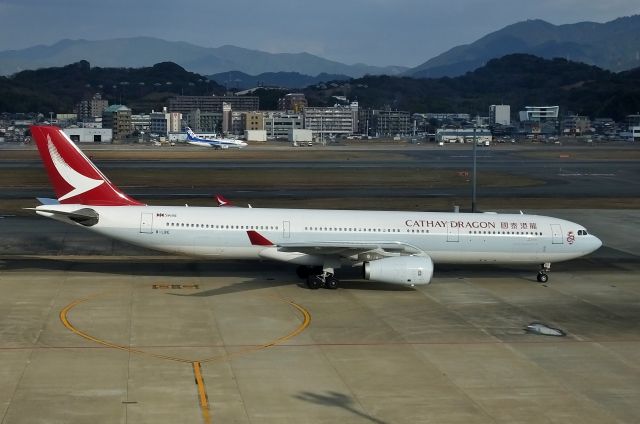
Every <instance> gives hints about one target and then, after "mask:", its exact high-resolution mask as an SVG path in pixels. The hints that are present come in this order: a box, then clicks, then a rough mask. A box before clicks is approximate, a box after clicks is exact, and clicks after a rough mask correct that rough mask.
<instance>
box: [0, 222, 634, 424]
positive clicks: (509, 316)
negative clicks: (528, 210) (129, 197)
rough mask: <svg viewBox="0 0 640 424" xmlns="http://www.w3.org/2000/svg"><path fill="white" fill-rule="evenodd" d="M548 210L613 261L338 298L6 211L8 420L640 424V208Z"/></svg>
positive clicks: (3, 310) (2, 343)
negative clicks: (579, 227) (546, 328)
mask: <svg viewBox="0 0 640 424" xmlns="http://www.w3.org/2000/svg"><path fill="white" fill-rule="evenodd" d="M535 212H538V213H542V214H547V215H551V216H557V217H560V218H566V219H571V220H572V221H576V222H579V223H581V224H583V225H585V226H586V227H587V228H588V229H589V230H590V231H591V232H592V233H594V234H596V235H598V236H599V237H600V238H601V239H602V240H603V242H604V246H603V248H601V249H600V250H599V251H597V252H595V253H594V254H593V255H591V256H589V257H587V258H584V259H580V260H576V261H572V262H567V263H561V264H554V265H553V266H552V272H551V274H550V283H549V284H546V285H540V284H538V283H536V282H535V272H536V270H535V269H529V268H527V267H496V266H489V267H481V266H471V267H461V266H447V267H436V271H435V276H434V280H433V283H432V284H431V285H429V286H424V287H420V288H419V289H412V288H404V287H396V286H389V285H385V284H374V283H369V282H364V281H361V280H359V279H358V273H357V272H355V271H352V272H346V273H345V274H344V275H343V285H342V287H341V288H340V289H339V290H337V291H330V290H319V291H310V290H306V289H304V288H303V287H300V286H298V284H297V283H298V280H297V279H296V278H295V274H294V272H293V269H292V268H290V267H288V266H284V265H280V264H273V263H244V262H238V261H227V262H206V261H199V260H193V259H189V258H182V257H173V256H164V255H162V254H158V253H155V252H150V251H147V250H144V249H140V248H137V247H133V246H128V245H125V244H123V243H119V242H114V241H111V240H108V239H105V238H102V237H99V236H96V235H93V234H91V233H89V232H86V231H83V229H78V228H75V227H72V226H67V225H63V224H60V223H57V222H55V221H51V220H47V219H45V218H39V217H34V218H27V217H5V218H3V219H0V234H2V235H3V236H2V239H0V240H1V241H0V242H1V243H2V245H1V246H0V247H1V248H2V254H1V255H0V317H1V319H0V423H2V424H13V423H34V422H64V423H86V422H92V423H113V422H122V423H127V422H130V423H134V422H135V423H141V422H142V423H144V422H153V423H176V422H188V423H228V422H235V423H286V422H291V423H293V422H306V423H328V422H340V423H376V424H380V423H388V424H392V423H393V424H395V423H433V422H436V423H513V422H523V423H537V422H563V423H571V422H577V423H581V424H583V423H620V422H623V423H626V422H628V423H634V422H639V421H640V406H639V405H638V403H637V399H638V398H639V397H640V368H639V367H638V365H637V364H638V363H640V354H639V352H640V337H639V335H640V333H639V331H638V325H637V323H638V322H640V308H639V307H638V305H639V304H640V285H638V283H637V282H638V281H639V278H638V277H639V273H640V260H639V258H640V242H639V241H638V240H639V239H640V230H639V229H640V211H633V210H619V211H613V210H587V211H582V210H562V211H560V210H548V211H535ZM533 321H543V322H545V323H548V324H550V325H552V326H555V327H559V328H561V329H563V330H565V331H566V332H567V334H568V335H567V337H565V338H553V337H545V336H539V335H533V334H527V333H525V332H524V331H523V328H524V326H526V325H527V324H529V323H531V322H533Z"/></svg>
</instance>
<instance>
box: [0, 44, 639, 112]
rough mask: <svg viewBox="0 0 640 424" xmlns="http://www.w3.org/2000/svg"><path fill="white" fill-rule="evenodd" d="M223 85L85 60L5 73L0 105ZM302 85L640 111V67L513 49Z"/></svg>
mask: <svg viewBox="0 0 640 424" xmlns="http://www.w3.org/2000/svg"><path fill="white" fill-rule="evenodd" d="M225 91H226V90H225V88H224V87H222V86H221V85H219V84H217V83H215V82H213V81H210V80H208V79H207V78H206V77H204V76H202V75H198V74H195V73H192V72H188V71H185V70H184V69H183V68H182V67H180V66H178V65H176V64H174V63H159V64H157V65H154V66H152V67H147V68H139V69H127V68H100V67H90V65H89V63H88V62H85V61H82V62H77V63H74V64H71V65H67V66H64V67H59V68H47V69H40V70H37V71H23V72H20V73H17V74H15V75H13V76H12V77H0V112H42V113H44V114H45V115H47V114H48V113H49V112H51V111H53V112H58V113H62V112H71V111H72V110H73V106H74V104H76V103H77V102H79V101H80V100H82V99H88V98H90V97H91V96H92V95H93V94H94V93H96V92H100V93H102V95H103V97H104V98H106V99H108V100H109V102H110V104H114V103H122V104H126V105H128V106H129V107H131V108H132V109H133V110H134V112H149V111H150V110H151V109H156V110H159V109H161V108H162V106H166V105H167V104H168V98H169V97H171V96H175V95H180V94H184V95H213V94H222V93H224V92H225ZM303 92H304V93H305V94H306V96H307V98H308V100H309V104H310V105H312V106H314V105H333V104H334V103H335V101H336V100H335V98H334V97H333V96H346V97H347V98H349V99H351V100H358V101H359V102H360V105H361V107H370V108H383V107H385V106H389V107H391V108H393V109H398V110H408V111H411V112H463V113H470V114H480V115H486V114H487V113H488V108H489V105H491V104H502V103H504V104H509V105H511V110H512V111H513V112H514V113H515V112H516V111H517V110H520V109H522V108H523V107H524V106H527V105H559V106H560V107H561V113H567V112H569V111H571V112H573V113H578V114H581V115H587V116H590V117H592V118H597V117H607V118H613V119H616V120H624V118H625V116H626V115H629V114H634V113H638V112H639V111H640V68H636V69H634V70H630V71H624V72H618V73H615V72H611V71H607V70H603V69H600V68H598V67H595V66H590V65H585V64H583V63H577V62H571V61H568V60H565V59H553V60H547V59H542V58H539V57H535V56H531V55H523V54H514V55H508V56H505V57H503V58H500V59H494V60H491V61H489V62H488V63H487V64H486V65H485V66H483V67H482V68H479V69H476V70H475V71H473V72H469V73H467V74H465V75H463V76H460V77H455V78H448V77H444V78H433V79H423V78H409V77H389V76H367V77H363V78H358V79H351V80H348V81H333V82H323V83H320V84H316V85H312V86H309V87H307V88H306V89H304V90H303ZM284 93H286V91H277V90H258V91H256V92H255V93H254V94H255V95H258V96H260V97H261V102H260V104H261V106H262V107H263V108H265V109H266V108H275V105H276V101H277V97H278V96H281V95H283V94H284ZM263 97H264V98H263Z"/></svg>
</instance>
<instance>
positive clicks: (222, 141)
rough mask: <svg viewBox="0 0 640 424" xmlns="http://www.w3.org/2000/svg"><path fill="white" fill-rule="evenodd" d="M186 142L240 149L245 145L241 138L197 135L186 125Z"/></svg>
mask: <svg viewBox="0 0 640 424" xmlns="http://www.w3.org/2000/svg"><path fill="white" fill-rule="evenodd" d="M187 143H189V144H193V145H194V146H200V147H213V148H214V149H242V148H243V147H247V143H245V142H244V141H242V140H234V139H231V138H213V139H207V138H202V137H198V136H197V135H195V133H194V132H193V131H191V128H189V127H187Z"/></svg>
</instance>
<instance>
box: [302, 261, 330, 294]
mask: <svg viewBox="0 0 640 424" xmlns="http://www.w3.org/2000/svg"><path fill="white" fill-rule="evenodd" d="M296 274H297V275H298V277H300V278H302V279H306V280H307V287H308V288H309V289H311V290H316V289H319V288H321V287H324V288H325V289H329V290H335V289H337V288H338V284H339V283H340V282H339V281H338V279H337V278H336V276H335V275H334V274H333V269H331V268H328V269H323V268H322V267H319V266H318V267H308V266H304V265H303V266H299V267H298V269H297V270H296Z"/></svg>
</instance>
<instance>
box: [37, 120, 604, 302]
mask: <svg viewBox="0 0 640 424" xmlns="http://www.w3.org/2000/svg"><path fill="white" fill-rule="evenodd" d="M31 134H32V136H33V138H34V139H35V141H36V144H37V146H38V150H39V151H40V155H41V157H42V160H43V162H44V165H45V168H46V170H47V173H48V175H49V179H50V180H51V183H52V184H53V187H54V190H55V193H56V196H57V199H58V200H57V201H55V200H54V201H53V203H54V204H51V203H52V202H45V203H46V204H43V205H41V206H38V207H36V208H35V211H36V213H37V214H38V215H42V216H46V217H49V218H53V219H56V220H58V221H62V222H66V223H69V224H73V225H79V226H84V227H86V228H87V229H89V230H91V231H95V232H97V233H100V234H104V235H106V236H109V237H113V238H116V239H119V240H124V241H126V242H129V243H132V244H136V245H140V246H144V247H148V248H152V249H157V250H161V251H165V252H179V253H183V254H186V255H192V256H199V257H204V258H209V259H255V260H262V259H271V260H275V261H283V262H289V263H292V264H297V265H299V267H298V275H299V276H300V277H303V278H306V279H307V285H308V287H309V288H313V289H315V288H318V287H326V288H336V287H337V285H338V280H337V279H336V277H335V274H334V270H335V269H337V268H339V267H341V266H343V265H348V266H355V267H360V268H361V269H362V271H363V275H364V278H365V279H369V280H374V281H381V282H386V283H392V284H406V285H416V284H428V283H429V282H430V281H431V277H432V275H433V266H434V263H435V264H438V263H460V264H485V263H487V264H496V263H500V264H515V263H519V264H540V267H541V268H540V271H539V273H538V281H541V282H546V281H547V278H548V277H547V274H546V272H547V271H549V267H550V265H551V263H552V262H559V261H566V260H570V259H575V258H579V257H581V256H584V255H587V254H589V253H591V252H593V251H595V250H596V249H598V248H599V247H600V246H601V245H602V243H601V242H600V240H599V239H598V238H597V237H595V236H593V235H591V234H588V233H587V230H586V229H584V228H583V227H582V226H580V225H579V224H576V223H573V222H569V221H565V220H562V219H556V218H551V217H545V216H537V215H524V214H493V213H492V214H483V213H444V212H415V211H411V212H382V211H346V210H343V211H340V210H306V209H262V208H236V207H213V208H205V207H178V206H148V205H144V204H142V203H140V202H138V201H136V200H134V199H132V198H131V197H129V196H127V195H126V194H124V193H122V192H121V191H120V190H119V189H118V188H117V187H115V186H114V185H113V184H112V183H111V182H110V181H109V180H108V179H107V177H105V176H104V175H103V174H102V173H101V172H100V171H99V170H98V169H97V168H96V167H95V165H93V163H91V161H90V160H89V159H87V157H86V156H85V155H84V154H83V153H82V152H81V151H80V149H79V148H78V147H77V146H76V145H75V144H74V143H73V142H72V141H71V140H70V139H69V137H68V136H67V135H65V133H63V132H62V131H61V130H60V129H59V128H57V127H53V126H33V127H31Z"/></svg>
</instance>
